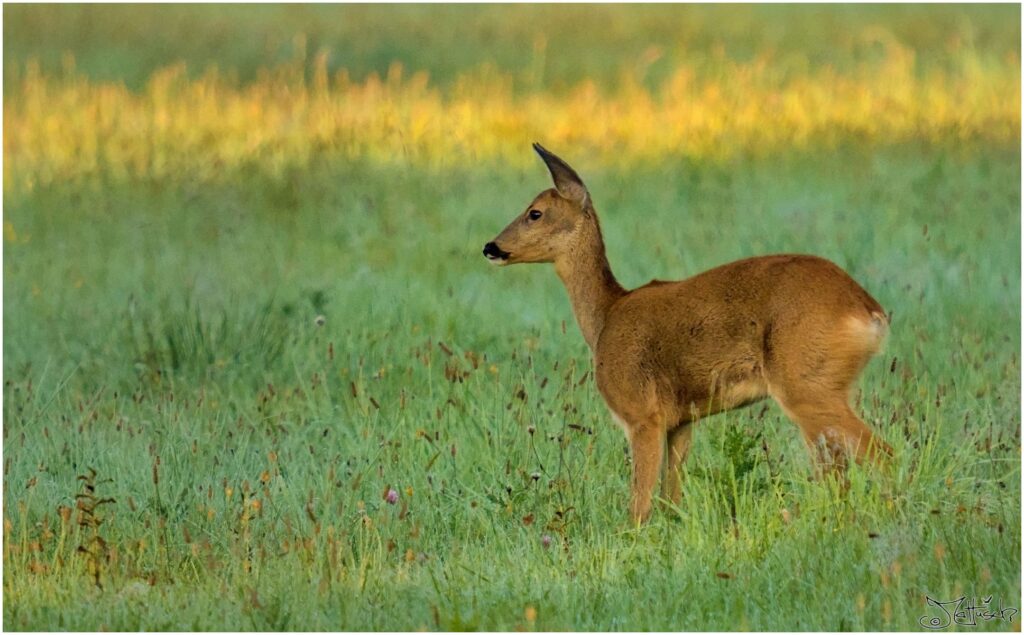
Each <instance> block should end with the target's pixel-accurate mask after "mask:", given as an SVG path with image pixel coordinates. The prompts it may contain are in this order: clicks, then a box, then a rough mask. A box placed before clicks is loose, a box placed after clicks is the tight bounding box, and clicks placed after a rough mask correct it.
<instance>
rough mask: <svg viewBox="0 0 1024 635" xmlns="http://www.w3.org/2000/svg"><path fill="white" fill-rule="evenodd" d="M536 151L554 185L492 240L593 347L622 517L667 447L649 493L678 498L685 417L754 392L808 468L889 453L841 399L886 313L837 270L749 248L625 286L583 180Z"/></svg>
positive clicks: (643, 509) (644, 495)
mask: <svg viewBox="0 0 1024 635" xmlns="http://www.w3.org/2000/svg"><path fill="white" fill-rule="evenodd" d="M535 149H537V152H538V153H539V154H540V155H541V157H542V158H543V159H544V160H545V162H546V163H547V165H548V168H549V169H550V171H551V173H552V177H553V179H554V181H555V186H556V188H555V189H552V190H547V191H545V192H542V193H541V194H540V195H538V196H537V197H536V198H535V199H534V200H533V202H532V203H531V204H530V206H529V207H528V208H527V210H526V211H525V212H524V213H523V215H521V216H520V217H518V218H516V219H515V220H513V222H512V223H511V224H510V225H509V226H508V227H507V228H506V229H505V230H504V231H502V233H501V234H499V235H498V236H497V237H496V238H495V240H494V243H493V244H494V245H496V247H497V248H498V249H500V250H501V251H502V252H505V253H506V254H507V258H506V259H505V260H504V261H503V262H505V263H518V262H553V263H554V264H555V271H556V272H557V273H558V275H559V277H560V278H561V279H562V282H563V283H564V284H565V287H566V289H567V290H568V292H569V299H570V302H571V303H572V307H573V312H574V313H575V315H576V319H577V321H578V323H579V325H580V330H581V331H582V332H583V337H584V339H586V341H587V344H588V345H589V346H590V349H591V351H592V352H593V354H594V364H595V377H596V379H597V387H598V390H600V392H601V395H602V396H603V397H604V399H605V402H606V403H607V404H608V407H609V409H610V410H611V411H612V413H613V414H614V416H615V418H616V419H617V420H618V421H619V422H620V423H621V424H622V426H623V429H624V430H625V432H626V435H627V437H628V439H629V443H630V445H631V448H632V454H633V483H632V503H631V507H630V511H631V514H632V516H633V518H634V519H636V520H638V521H642V520H645V519H646V518H647V517H648V515H649V514H650V508H651V497H652V494H653V491H654V487H655V485H656V482H657V479H658V475H659V472H660V470H661V465H662V459H663V454H664V447H665V446H666V443H667V447H668V465H667V468H668V470H667V474H666V478H665V480H664V482H663V485H662V494H663V496H664V497H665V498H666V499H667V500H669V501H671V502H673V503H678V502H679V499H680V495H681V487H680V480H679V470H680V466H681V464H682V462H683V461H684V460H685V458H686V455H687V451H688V449H689V445H690V439H691V433H692V426H693V422H694V421H696V420H697V419H700V418H701V417H704V416H708V415H711V414H714V413H716V412H721V411H723V410H730V409H732V408H738V407H740V406H744V405H747V404H750V403H753V402H755V401H759V400H761V399H764V398H765V397H771V398H773V399H774V400H775V401H776V402H778V403H779V405H780V406H781V407H782V409H783V411H784V412H785V413H786V415H787V416H788V417H789V418H790V419H792V420H793V421H794V422H795V423H796V424H797V425H798V426H799V427H800V429H801V430H802V432H803V435H804V440H805V441H806V443H807V446H808V448H809V450H810V451H811V453H812V456H813V457H814V458H815V459H816V463H817V465H818V467H819V470H820V471H825V470H830V469H839V470H841V469H843V468H844V467H845V462H846V457H847V456H848V455H852V456H853V457H854V458H855V460H857V461H858V462H859V461H861V460H862V459H864V458H865V457H875V456H877V455H879V454H880V453H884V454H889V453H891V450H890V448H889V446H888V445H886V444H885V442H883V441H881V440H880V439H879V438H878V437H876V436H874V435H873V434H872V432H871V430H870V428H868V426H867V425H865V424H864V422H863V421H862V420H861V419H860V418H858V417H857V415H856V414H854V412H853V411H852V410H851V409H850V406H849V396H850V390H851V387H852V386H853V384H854V382H855V381H856V379H857V376H858V375H859V374H860V372H861V371H862V370H863V368H864V365H865V364H866V363H867V361H868V360H869V359H870V358H871V356H872V355H874V354H875V353H877V352H878V351H879V349H880V346H881V344H882V341H883V340H884V337H885V334H886V331H887V328H888V319H887V318H886V315H885V312H884V310H883V309H882V307H881V306H880V305H879V304H878V302H876V301H875V300H874V299H873V298H872V297H871V296H870V295H868V293H867V292H866V291H864V289H862V288H861V287H860V286H859V285H858V284H857V283H856V282H855V281H854V280H853V279H852V278H850V276H849V275H847V274H846V272H844V271H843V270H842V269H840V268H839V267H838V266H836V265H835V264H833V263H832V262H829V261H828V260H825V259H822V258H818V257H815V256H804V255H776V256H762V257H757V258H748V259H746V260H740V261H737V262H733V263H729V264H726V265H722V266H719V267H716V268H714V269H711V270H710V271H706V272H704V273H701V274H698V275H696V276H693V277H692V278H688V279H686V280H681V281H676V282H665V281H652V282H651V283H649V284H647V285H645V286H643V287H640V288H638V289H634V290H632V291H627V290H625V289H623V288H622V287H621V286H620V285H619V283H618V282H617V281H616V280H615V276H614V275H612V272H611V269H610V268H609V266H608V261H607V259H606V257H605V249H604V241H603V239H602V236H601V228H600V224H599V222H598V220H597V215H596V213H595V211H594V209H593V205H592V202H591V200H590V195H589V193H588V192H587V190H586V187H585V186H584V185H583V182H582V181H581V180H580V179H579V177H578V176H577V175H576V173H575V172H574V171H573V170H572V168H570V167H569V166H568V165H567V164H565V162H564V161H562V160H561V159H559V158H558V157H556V156H554V155H552V154H551V153H549V152H547V151H546V150H544V149H543V148H541V147H540V146H537V145H535ZM531 210H537V211H540V212H541V213H542V216H541V218H539V219H530V218H529V216H528V215H529V213H530V211H531ZM486 253H487V250H486V249H485V254H486ZM489 257H491V256H489ZM492 259H495V260H499V259H496V258H492Z"/></svg>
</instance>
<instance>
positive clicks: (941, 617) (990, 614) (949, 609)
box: [918, 595, 1019, 630]
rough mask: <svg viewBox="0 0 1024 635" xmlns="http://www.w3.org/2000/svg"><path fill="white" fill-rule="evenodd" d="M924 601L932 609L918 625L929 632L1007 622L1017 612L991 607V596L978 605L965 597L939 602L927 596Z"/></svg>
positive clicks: (974, 599)
mask: <svg viewBox="0 0 1024 635" xmlns="http://www.w3.org/2000/svg"><path fill="white" fill-rule="evenodd" d="M925 599H926V600H928V606H929V607H933V608H932V610H930V611H929V613H931V614H930V615H925V616H922V617H921V619H920V620H918V624H920V625H921V626H923V627H924V628H927V629H931V630H939V629H943V628H949V627H950V626H952V625H953V624H956V625H957V626H977V625H978V624H979V623H980V624H982V625H984V624H985V623H986V622H991V621H992V620H1005V621H1007V622H1009V621H1010V620H1012V619H1013V616H1014V615H1016V614H1017V613H1018V612H1019V611H1018V610H1017V609H1015V608H1011V607H1005V608H1004V607H1003V606H1001V605H1000V606H999V608H998V609H997V608H996V607H995V606H993V605H992V596H991V595H990V596H988V597H985V598H982V599H981V602H980V603H979V602H978V599H977V598H969V597H967V596H965V595H964V596H960V597H959V598H958V599H956V600H949V601H948V602H940V601H938V600H935V599H933V598H931V597H929V596H927V595H926V596H925Z"/></svg>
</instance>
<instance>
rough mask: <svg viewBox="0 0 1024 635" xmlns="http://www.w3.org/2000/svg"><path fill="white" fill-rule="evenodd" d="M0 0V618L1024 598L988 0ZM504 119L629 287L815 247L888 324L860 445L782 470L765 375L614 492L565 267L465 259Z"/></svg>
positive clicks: (486, 215) (493, 170)
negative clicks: (699, 2) (646, 506)
mask: <svg viewBox="0 0 1024 635" xmlns="http://www.w3.org/2000/svg"><path fill="white" fill-rule="evenodd" d="M3 11H4V25H3V29H4V69H3V72H4V97H3V123H4V135H3V137H4V163H3V204H4V210H3V283H4V284H3V301H4V309H3V336H4V337H3V465H4V468H3V522H4V525H3V600H4V602H3V626H4V629H5V630H98V629H102V630H107V629H109V630H139V629H144V630H236V629H237V630H419V629H426V630H649V629H654V630H741V629H745V630H790V629H792V630H920V629H921V628H922V626H923V625H926V624H929V623H931V622H929V621H928V620H932V619H935V620H939V621H938V622H936V624H939V625H943V623H944V622H945V621H948V617H947V616H946V615H945V614H944V611H943V610H942V609H939V608H937V607H935V606H929V604H928V601H927V598H929V597H930V598H932V599H934V600H937V601H942V602H944V601H952V600H956V599H957V598H960V597H961V596H966V597H967V598H968V599H970V598H972V597H976V598H978V601H979V602H981V601H983V600H984V598H986V597H991V604H990V606H991V607H992V609H993V611H998V610H999V609H1000V608H1002V607H1013V608H1015V609H1020V608H1021V606H1020V600H1021V581H1020V571H1021V568H1020V565H1021V560H1020V554H1021V538H1020V529H1021V520H1020V519H1021V508H1020V499H1021V489H1020V483H1021V473H1020V468H1021V441H1020V425H1021V422H1020V412H1021V402H1020V398H1021V365H1020V364H1021V360H1020V351H1021V339H1020V333H1021V276H1020V261H1021V254H1020V244H1021V242H1020V241H1021V233H1020V219H1021V215H1020V209H1021V189H1020V188H1021V180H1020V178H1021V177H1020V175H1021V165H1020V156H1021V155H1020V125H1021V120H1020V108H1021V104H1020V94H1021V93H1020V88H1021V87H1020V29H1019V24H1020V8H1019V7H1018V6H1010V5H1003V6H980V5H976V6H958V5H944V6H924V5H917V6H856V7H853V6H842V5H840V6H827V7H826V6H807V5H805V6H730V7H717V6H694V7H687V6H675V7H668V6H658V7H653V6H633V7H627V6H616V5H602V6H592V7H584V6H529V5H523V6H514V7H513V6H460V7H456V6H428V5H423V6H350V7H329V6H303V5H294V6H287V7H284V6H269V5H263V6H259V7H249V6H216V5H215V6H190V5H181V6H132V5H105V6H90V5H80V6H66V5H15V6H12V5H5V7H4V9H3ZM532 141H540V142H541V143H544V144H545V145H546V146H547V147H549V148H550V149H552V150H553V151H554V152H556V153H558V154H560V155H561V156H563V157H564V158H565V159H567V160H568V161H569V162H570V163H572V164H573V166H574V167H575V168H577V170H578V171H579V172H580V173H581V175H582V177H583V178H584V180H586V181H587V184H588V185H589V188H590V191H591V193H592V195H593V197H594V201H595V204H596V207H597V210H598V213H599V214H600V215H601V220H602V226H603V229H604V233H605V237H606V241H607V245H608V252H609V259H610V261H611V264H612V267H613V269H614V270H615V272H616V274H617V275H618V277H619V279H620V281H621V282H622V283H623V284H624V285H626V286H630V287H632V286H637V285H640V284H643V283H646V282H647V281H648V280H649V279H651V278H661V279H676V278H682V277H686V276H689V275H693V274H695V273H698V272H700V271H702V270H704V269H707V268H710V267H712V266H714V265H717V264H721V263H724V262H728V261H730V260H733V259H738V258H741V257H747V256H751V255H760V254H769V253H777V252H806V253H814V254H818V255H821V256H825V257H827V258H830V259H832V260H834V261H835V262H837V263H838V264H839V265H840V266H842V267H844V268H845V269H847V270H848V271H849V272H850V273H851V275H853V277H854V278H855V279H857V280H858V281H859V282H860V283H861V284H863V286H864V287H865V288H866V289H868V290H869V291H870V292H871V293H872V294H873V295H874V296H875V297H876V298H877V299H878V300H879V301H880V302H881V303H882V305H883V306H885V307H886V308H887V309H888V310H889V311H891V312H892V315H893V327H892V333H891V336H890V338H889V341H888V344H887V347H886V350H885V352H884V353H883V355H882V356H880V357H879V358H877V359H875V360H874V361H873V362H872V363H871V364H870V365H869V366H868V368H867V370H866V372H865V373H864V377H863V379H862V381H861V384H860V389H859V390H858V391H857V393H856V394H855V395H854V398H855V402H856V404H857V408H858V409H859V411H860V412H862V413H863V415H864V418H865V420H866V421H868V422H869V423H870V424H871V425H872V426H873V427H874V428H875V429H876V430H878V431H880V433H881V435H882V436H883V437H884V438H885V440H886V441H887V442H889V443H890V444H891V445H892V446H893V447H894V449H895V461H894V466H893V470H892V474H890V475H880V474H878V473H876V472H874V471H873V470H869V469H863V470H862V469H856V468H855V469H853V470H852V471H851V474H850V487H849V489H848V491H845V492H844V491H842V490H841V488H839V487H837V485H836V483H835V482H833V481H825V482H821V481H816V480H812V479H811V466H810V461H809V459H808V456H807V453H806V451H805V449H804V447H803V443H802V441H801V440H800V438H799V434H798V431H797V429H796V427H795V426H794V425H793V424H791V423H790V422H789V421H788V420H787V419H786V418H785V417H784V416H783V414H782V413H781V411H780V410H779V409H778V407H777V406H775V405H774V404H773V403H771V402H763V403H759V404H755V405H754V406H752V407H750V408H747V409H744V410H738V411H733V412H730V413H725V414H721V415H718V416H715V417H713V418H710V419H707V420H704V421H703V422H701V423H699V424H698V426H697V428H696V434H695V444H694V448H693V451H692V452H691V455H690V460H689V463H688V464H687V474H686V479H685V483H684V497H683V501H682V503H681V505H680V506H679V507H678V508H671V509H669V508H665V507H662V508H661V509H658V510H656V512H655V514H654V516H653V518H652V521H651V522H650V523H649V524H648V525H646V526H643V527H639V528H637V527H633V526H631V525H630V523H629V522H628V518H627V514H626V505H627V498H628V478H629V469H630V467H629V456H628V453H627V451H626V450H627V447H626V443H625V439H624V438H623V435H622V433H621V431H620V430H619V428H618V427H617V426H615V425H613V423H612V421H611V419H610V417H609V415H608V413H607V412H606V410H605V407H604V405H603V403H602V402H601V399H600V396H599V395H598V393H597V390H596V388H595V387H594V385H593V379H592V375H591V371H590V358H589V353H588V350H587V348H586V345H585V343H584V341H583V339H582V337H581V336H580V334H579V332H578V330H577V327H576V325H575V322H574V320H573V316H572V313H571V311H570V308H569V304H568V301H567V298H566V295H565V291H564V289H563V288H562V287H561V285H560V283H559V281H558V279H557V277H556V276H555V275H554V273H553V271H552V270H551V269H550V268H549V267H546V266H532V267H512V268H508V269H503V270H499V269H495V268H493V267H489V266H488V265H487V263H486V262H485V260H484V259H483V258H482V257H481V255H480V248H481V247H482V245H483V243H484V242H486V241H487V240H490V239H491V238H492V237H493V236H494V235H495V234H496V233H497V232H498V231H499V230H500V229H501V228H502V227H504V226H505V224H506V223H507V222H508V221H509V220H510V219H511V218H512V217H513V216H514V215H515V214H517V213H519V212H521V211H522V209H523V208H524V206H525V205H526V204H527V203H528V202H529V201H530V199H531V198H532V197H533V196H534V195H535V194H536V193H537V192H539V191H540V190H542V189H545V188H547V187H549V179H548V175H547V172H546V170H545V168H544V166H543V164H542V163H541V162H540V161H539V159H537V158H536V156H535V155H533V153H532V151H531V150H530V146H529V144H530V142H532ZM922 620H923V621H922ZM979 623H980V626H979V627H971V626H964V625H961V626H958V627H956V628H957V629H958V630H973V629H974V628H986V629H993V630H1014V629H1015V630H1019V629H1020V614H1019V613H1015V614H1014V613H1012V612H1010V611H1007V612H1005V613H1003V614H1001V616H999V617H996V618H994V619H991V620H987V621H986V620H982V619H980V618H979Z"/></svg>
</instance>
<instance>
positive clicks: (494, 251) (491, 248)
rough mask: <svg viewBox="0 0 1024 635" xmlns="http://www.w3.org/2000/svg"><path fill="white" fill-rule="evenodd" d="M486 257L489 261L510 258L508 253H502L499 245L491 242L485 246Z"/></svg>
mask: <svg viewBox="0 0 1024 635" xmlns="http://www.w3.org/2000/svg"><path fill="white" fill-rule="evenodd" d="M484 257H486V258H487V259H489V260H505V259H507V258H508V252H507V251H502V249H501V248H500V247H498V245H497V243H495V242H493V241H491V242H489V243H487V244H486V245H484Z"/></svg>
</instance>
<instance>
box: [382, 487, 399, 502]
mask: <svg viewBox="0 0 1024 635" xmlns="http://www.w3.org/2000/svg"><path fill="white" fill-rule="evenodd" d="M384 500H386V501H387V502H388V505H394V504H395V503H397V502H398V492H397V491H395V489H394V488H392V487H389V488H388V493H387V494H385V495H384Z"/></svg>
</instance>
